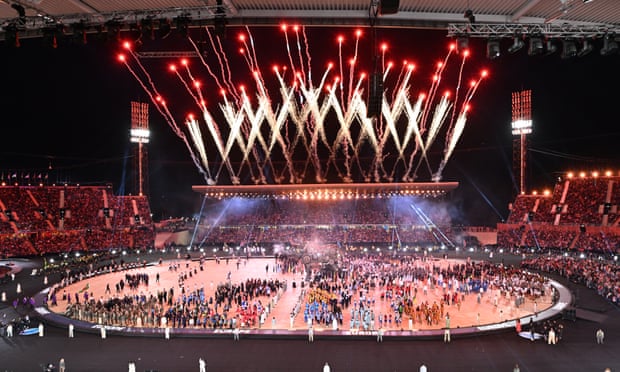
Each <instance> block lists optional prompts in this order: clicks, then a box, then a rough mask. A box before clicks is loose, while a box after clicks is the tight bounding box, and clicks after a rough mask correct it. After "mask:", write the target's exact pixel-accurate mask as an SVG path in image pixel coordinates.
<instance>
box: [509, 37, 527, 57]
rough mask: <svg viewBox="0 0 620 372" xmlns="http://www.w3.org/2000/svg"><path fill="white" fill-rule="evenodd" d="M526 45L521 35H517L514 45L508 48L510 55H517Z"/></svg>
mask: <svg viewBox="0 0 620 372" xmlns="http://www.w3.org/2000/svg"><path fill="white" fill-rule="evenodd" d="M524 45H525V43H524V42H523V39H522V38H521V35H515V37H514V38H513V43H512V45H511V46H510V47H508V53H516V52H518V51H519V50H521V48H523V46H524Z"/></svg>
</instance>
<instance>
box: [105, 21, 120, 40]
mask: <svg viewBox="0 0 620 372" xmlns="http://www.w3.org/2000/svg"><path fill="white" fill-rule="evenodd" d="M121 26H122V25H121V22H120V21H119V20H117V19H111V20H109V21H107V22H106V23H105V28H106V30H107V32H108V39H110V40H120V39H121Z"/></svg>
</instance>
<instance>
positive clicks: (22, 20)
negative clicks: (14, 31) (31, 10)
mask: <svg viewBox="0 0 620 372" xmlns="http://www.w3.org/2000/svg"><path fill="white" fill-rule="evenodd" d="M11 8H13V9H15V11H16V12H17V16H18V17H19V24H20V25H24V24H25V23H26V9H25V8H24V7H23V6H22V5H20V4H16V3H13V4H11Z"/></svg>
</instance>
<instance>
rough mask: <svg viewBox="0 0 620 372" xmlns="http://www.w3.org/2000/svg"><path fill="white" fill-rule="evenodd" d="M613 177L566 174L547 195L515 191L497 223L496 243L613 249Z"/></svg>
mask: <svg viewBox="0 0 620 372" xmlns="http://www.w3.org/2000/svg"><path fill="white" fill-rule="evenodd" d="M618 178H619V177H617V176H613V177H595V176H591V177H571V178H567V179H565V180H559V181H558V183H557V184H556V185H555V188H554V191H553V193H551V194H549V195H540V194H539V195H518V196H517V197H516V199H515V201H514V203H512V204H511V206H510V215H509V217H508V219H507V221H506V223H505V224H499V225H498V231H497V242H498V245H499V246H500V247H504V248H511V249H516V248H521V247H527V248H533V249H541V248H542V249H547V248H554V249H562V250H573V249H574V250H579V251H586V252H590V251H593V252H606V253H612V254H613V253H616V252H617V251H618V248H619V247H620V227H618V222H620V220H619V215H618V207H619V205H620V192H619V189H618V187H619V186H618Z"/></svg>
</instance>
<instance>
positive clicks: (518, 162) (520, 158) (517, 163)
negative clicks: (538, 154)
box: [511, 90, 532, 194]
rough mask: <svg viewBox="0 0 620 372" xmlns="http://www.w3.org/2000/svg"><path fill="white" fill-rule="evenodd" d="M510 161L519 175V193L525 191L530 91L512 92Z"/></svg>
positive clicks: (529, 128)
mask: <svg viewBox="0 0 620 372" xmlns="http://www.w3.org/2000/svg"><path fill="white" fill-rule="evenodd" d="M511 126H512V135H513V136H515V139H514V140H513V142H512V163H513V168H514V169H513V170H514V172H515V173H518V175H519V190H518V191H519V193H520V194H524V193H525V192H527V183H526V179H525V171H526V169H527V135H528V134H530V133H532V91H531V90H522V91H520V92H513V93H512V125H511Z"/></svg>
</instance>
